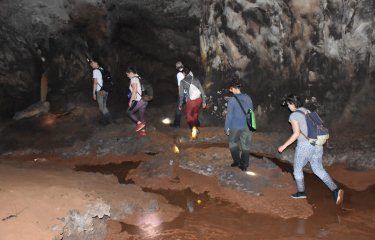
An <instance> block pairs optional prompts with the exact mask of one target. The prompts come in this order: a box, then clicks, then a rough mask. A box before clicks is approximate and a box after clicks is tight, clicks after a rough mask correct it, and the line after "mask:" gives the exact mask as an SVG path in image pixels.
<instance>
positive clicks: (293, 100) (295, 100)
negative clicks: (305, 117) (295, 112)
mask: <svg viewBox="0 0 375 240" xmlns="http://www.w3.org/2000/svg"><path fill="white" fill-rule="evenodd" d="M287 103H290V104H294V106H296V108H299V107H302V103H301V99H300V97H299V96H297V95H294V94H289V95H288V96H285V97H283V98H282V99H281V106H283V107H286V106H287Z"/></svg>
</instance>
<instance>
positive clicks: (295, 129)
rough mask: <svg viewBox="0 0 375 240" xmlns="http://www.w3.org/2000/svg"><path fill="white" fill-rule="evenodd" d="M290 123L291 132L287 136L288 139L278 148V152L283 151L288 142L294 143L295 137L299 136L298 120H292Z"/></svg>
mask: <svg viewBox="0 0 375 240" xmlns="http://www.w3.org/2000/svg"><path fill="white" fill-rule="evenodd" d="M290 124H291V125H292V130H293V133H292V135H291V136H290V137H289V139H288V140H286V142H285V143H284V144H283V145H281V146H280V147H279V148H278V150H279V152H283V151H284V150H285V148H287V147H288V146H289V145H290V144H292V143H294V141H296V140H297V138H298V137H299V134H300V128H299V123H298V121H296V120H292V122H291V123H290Z"/></svg>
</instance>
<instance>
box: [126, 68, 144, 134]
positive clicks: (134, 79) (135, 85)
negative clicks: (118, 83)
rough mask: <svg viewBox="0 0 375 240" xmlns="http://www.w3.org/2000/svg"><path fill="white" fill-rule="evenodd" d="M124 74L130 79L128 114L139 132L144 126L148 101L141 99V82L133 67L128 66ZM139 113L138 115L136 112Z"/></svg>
mask: <svg viewBox="0 0 375 240" xmlns="http://www.w3.org/2000/svg"><path fill="white" fill-rule="evenodd" d="M126 75H127V77H128V78H129V79H130V84H129V90H130V99H129V103H128V106H129V108H128V110H127V113H128V116H129V117H130V119H131V120H132V121H133V122H134V123H136V127H135V131H136V132H139V131H141V130H143V129H144V128H145V127H146V121H145V111H146V107H147V104H148V102H147V101H144V100H143V99H142V89H141V83H140V81H139V75H138V73H137V70H136V68H135V67H128V68H127V70H126ZM137 113H138V114H139V117H138V116H137V115H136V114H137Z"/></svg>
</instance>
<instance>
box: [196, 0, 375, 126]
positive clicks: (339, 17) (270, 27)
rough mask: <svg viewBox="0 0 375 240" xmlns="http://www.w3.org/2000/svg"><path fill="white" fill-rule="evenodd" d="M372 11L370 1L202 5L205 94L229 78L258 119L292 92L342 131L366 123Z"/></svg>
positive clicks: (217, 1)
mask: <svg viewBox="0 0 375 240" xmlns="http://www.w3.org/2000/svg"><path fill="white" fill-rule="evenodd" d="M374 11H375V2H374V1H371V0H364V1H347V0H322V1H319V0H309V1H302V0H289V1H286V0H285V1H262V0H251V1H244V0H235V1H228V0H210V1H205V6H204V12H203V17H202V20H203V21H202V24H201V26H200V31H201V36H200V42H201V46H202V47H201V55H202V59H203V63H204V66H205V71H206V76H207V81H206V87H207V88H209V89H211V88H212V91H211V92H217V90H220V89H223V88H225V82H227V81H228V79H229V78H230V76H231V75H232V74H233V72H234V73H236V75H237V76H239V77H240V79H242V81H243V83H244V86H245V87H244V90H245V91H246V92H248V93H250V94H251V95H252V96H253V98H254V99H255V103H256V105H258V110H259V111H258V113H259V114H260V115H261V114H262V113H267V112H270V111H272V110H273V109H275V108H278V107H279V106H278V103H279V101H278V100H279V99H280V98H281V97H282V96H283V95H284V94H287V93H291V92H294V93H297V94H299V95H302V97H303V99H305V100H306V101H307V102H309V103H311V104H310V105H313V106H310V107H315V108H317V109H318V111H320V113H321V114H323V115H325V117H327V118H328V119H330V120H332V119H336V120H337V119H338V122H340V124H342V125H345V124H347V123H350V122H352V121H355V120H360V119H363V117H366V116H367V117H368V116H369V115H367V113H368V112H369V109H368V108H367V106H368V105H367V104H368V102H372V103H373V102H374V96H373V92H374V69H375V68H374V67H375V61H374V56H375V47H374V40H375V33H374V30H373V29H374V23H375V20H374V16H373V15H374ZM223 72H224V74H223ZM225 73H226V74H225ZM219 92H220V91H219ZM220 101H221V100H220V99H219V102H220ZM217 106H222V104H220V103H219V104H217ZM224 107H225V106H224ZM221 111H225V110H224V109H220V107H219V109H218V113H219V115H220V112H221ZM360 112H364V113H365V114H363V115H360V114H359V113H360ZM371 112H372V111H371ZM372 114H373V113H372ZM264 115H265V114H264ZM370 116H371V115H370Z"/></svg>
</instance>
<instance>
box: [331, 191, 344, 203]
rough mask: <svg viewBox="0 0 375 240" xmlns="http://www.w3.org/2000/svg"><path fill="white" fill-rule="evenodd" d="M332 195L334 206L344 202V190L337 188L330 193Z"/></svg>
mask: <svg viewBox="0 0 375 240" xmlns="http://www.w3.org/2000/svg"><path fill="white" fill-rule="evenodd" d="M332 194H333V199H334V200H335V202H336V205H340V204H341V203H342V201H343V200H344V190H342V189H339V188H337V189H335V190H333V191H332Z"/></svg>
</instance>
